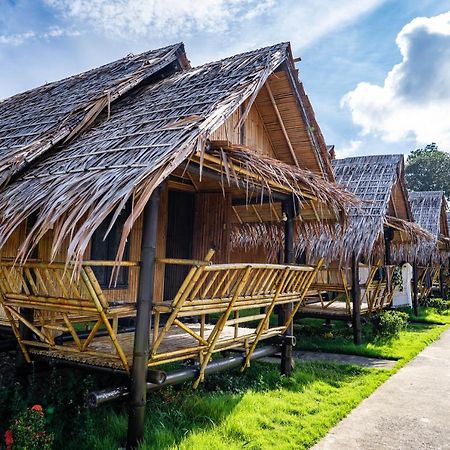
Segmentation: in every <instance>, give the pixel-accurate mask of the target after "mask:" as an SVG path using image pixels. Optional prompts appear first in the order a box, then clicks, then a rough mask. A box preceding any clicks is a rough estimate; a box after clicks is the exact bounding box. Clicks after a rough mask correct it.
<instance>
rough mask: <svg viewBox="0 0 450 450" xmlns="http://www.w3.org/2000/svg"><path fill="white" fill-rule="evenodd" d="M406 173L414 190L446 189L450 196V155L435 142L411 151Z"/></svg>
mask: <svg viewBox="0 0 450 450" xmlns="http://www.w3.org/2000/svg"><path fill="white" fill-rule="evenodd" d="M405 174H406V183H407V185H408V189H411V190H412V191H444V192H445V196H446V197H449V196H450V155H449V154H448V153H446V152H443V151H441V150H439V148H438V146H437V145H436V144H435V143H434V142H433V143H432V144H428V145H427V146H426V147H425V148H419V149H417V150H414V151H413V152H411V154H410V155H409V156H408V158H407V160H406V170H405Z"/></svg>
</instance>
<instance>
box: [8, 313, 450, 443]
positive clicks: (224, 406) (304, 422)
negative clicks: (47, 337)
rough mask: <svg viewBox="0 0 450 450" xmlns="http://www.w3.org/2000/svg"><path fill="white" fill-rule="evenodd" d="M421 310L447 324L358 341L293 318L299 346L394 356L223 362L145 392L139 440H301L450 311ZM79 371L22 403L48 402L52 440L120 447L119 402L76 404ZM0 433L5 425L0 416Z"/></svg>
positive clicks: (368, 389) (429, 334)
mask: <svg viewBox="0 0 450 450" xmlns="http://www.w3.org/2000/svg"><path fill="white" fill-rule="evenodd" d="M421 317H422V318H423V320H432V321H440V322H442V323H444V322H446V323H447V325H426V324H415V325H411V326H409V327H408V329H407V330H406V331H404V332H402V333H401V335H400V336H399V337H398V338H395V339H393V340H392V341H390V342H386V341H384V342H381V341H376V342H367V339H369V338H370V336H369V334H370V333H369V330H368V327H367V326H366V327H365V330H364V331H365V334H364V336H365V339H366V342H365V343H364V344H363V345H362V346H361V347H355V346H353V344H352V343H351V339H352V333H351V329H348V327H347V325H346V324H342V323H341V324H339V323H336V325H335V326H334V327H333V328H332V331H331V334H330V331H327V329H326V328H325V327H324V326H323V325H322V323H323V322H320V321H314V320H304V321H301V325H300V326H297V327H296V329H297V336H298V340H297V342H298V347H299V348H309V349H312V348H314V349H322V350H332V351H341V352H349V353H357V354H364V355H370V356H381V357H384V358H395V359H398V360H399V361H398V363H397V364H396V367H395V368H394V369H393V370H390V371H382V370H375V369H362V368H358V367H355V366H344V365H337V364H332V363H317V362H315V363H300V364H297V367H296V369H295V371H294V373H293V375H292V376H291V377H290V378H286V377H280V375H279V371H278V367H277V366H275V365H271V364H268V363H261V362H259V363H257V362H255V363H253V364H252V366H251V367H250V369H249V370H247V371H246V372H244V374H242V375H241V374H239V372H238V371H229V372H223V373H221V374H217V375H214V376H210V377H207V378H206V380H205V382H204V383H202V385H201V387H200V388H199V389H198V390H197V391H193V390H192V389H191V385H190V384H185V385H181V386H175V387H170V388H166V389H164V390H162V391H161V392H159V393H156V394H152V395H151V397H150V399H149V400H150V401H149V404H148V409H147V415H146V420H147V422H146V425H147V426H146V435H145V442H144V444H143V446H142V449H148V450H150V449H158V450H160V449H192V450H194V449H195V450H197V449H199V450H202V449H204V450H206V449H226V450H231V449H293V448H295V449H302V448H309V447H311V446H312V445H313V444H314V443H315V442H317V441H318V440H319V439H320V438H321V437H323V436H324V435H325V434H326V433H327V431H328V430H329V429H330V428H331V427H332V426H333V425H334V424H336V423H337V422H338V421H339V420H340V419H342V418H343V417H344V416H345V415H347V414H348V413H349V412H350V411H351V410H352V409H353V408H354V407H355V406H356V405H357V404H358V403H360V402H361V400H363V399H364V398H366V397H367V396H369V395H370V394H371V393H372V392H373V391H374V390H375V389H376V388H377V387H378V386H379V385H380V384H381V383H383V382H384V381H385V380H386V379H387V378H388V377H389V376H390V375H392V374H393V373H394V372H395V371H397V370H398V369H399V368H400V367H401V366H402V365H403V364H405V363H406V362H407V361H409V360H410V359H411V358H412V357H414V356H415V355H416V354H417V353H418V352H419V351H420V350H422V349H423V348H424V347H425V346H426V345H427V344H428V343H430V342H431V341H433V340H434V339H436V338H437V337H438V336H439V334H440V333H441V332H442V331H443V330H444V329H446V328H447V327H448V326H449V323H450V320H449V316H443V315H436V313H434V312H433V311H431V310H429V311H423V313H422V314H421ZM310 334H312V335H313V336H309V335H310ZM61 380H63V382H62V383H61ZM70 380H72V381H70ZM79 380H80V374H79V373H78V374H77V373H74V371H73V370H71V371H68V372H66V374H65V375H64V374H59V375H58V376H55V380H54V381H50V383H48V384H47V385H46V386H45V389H44V390H43V392H45V394H42V393H39V392H37V390H36V388H34V389H31V391H32V395H31V396H30V395H29V396H28V398H27V399H26V404H28V405H30V404H33V403H36V402H39V403H41V404H42V405H43V406H44V409H45V410H48V408H49V407H53V408H54V413H53V415H52V416H50V417H49V419H48V420H49V429H51V430H52V431H54V432H55V434H56V445H55V448H65V449H67V450H71V449H78V450H83V449H90V450H93V449H102V450H103V449H107V450H110V449H117V448H119V447H120V445H123V444H124V441H125V439H126V427H127V411H126V408H125V406H124V405H122V406H121V405H117V406H114V407H105V408H102V409H99V410H97V411H90V410H86V409H84V408H83V407H82V404H81V402H82V400H81V399H82V395H81V390H89V389H92V387H98V385H95V381H92V380H91V381H92V382H91V381H89V380H84V385H83V386H80V383H79ZM52 383H54V384H52ZM114 383H115V382H114V380H110V379H107V380H106V385H107V386H112V385H114ZM116 383H117V382H116ZM67 385H68V386H67ZM66 387H67V389H66ZM66 390H67V391H68V392H66ZM17 396H18V394H17V392H14V394H11V396H7V395H6V396H4V397H3V400H2V395H0V412H2V411H4V410H5V408H6V407H9V406H10V405H14V404H15V403H17V401H18V400H17ZM33 396H34V397H33ZM68 398H75V399H76V401H78V403H72V404H71V403H70V402H69V401H68ZM22 402H23V398H22ZM61 417H64V420H63V421H61ZM3 420H5V417H4V418H3ZM62 424H64V426H62ZM0 433H2V434H3V433H4V429H3V427H2V417H0Z"/></svg>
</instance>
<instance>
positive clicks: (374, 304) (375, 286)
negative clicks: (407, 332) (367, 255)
mask: <svg viewBox="0 0 450 450" xmlns="http://www.w3.org/2000/svg"><path fill="white" fill-rule="evenodd" d="M381 268H384V270H383V278H382V279H381V280H379V279H376V274H377V272H378V271H379V270H380V269H381ZM394 268H395V266H392V265H389V266H381V265H380V264H376V265H372V266H370V269H369V272H368V276H367V280H366V281H365V282H364V283H361V290H362V294H361V299H360V305H361V311H362V312H365V313H372V312H376V311H380V310H382V309H384V308H387V307H388V306H389V305H390V304H391V303H392V298H393V295H394V286H393V284H392V275H393V271H394ZM350 280H351V274H350V270H349V268H336V267H334V268H330V267H329V268H322V269H321V270H320V271H319V273H318V275H317V277H316V280H315V282H313V283H312V285H311V290H310V292H309V293H308V297H307V301H306V302H305V305H304V306H303V307H302V311H303V312H307V311H309V310H313V309H314V310H319V309H320V310H322V311H324V312H326V311H329V312H330V313H333V312H339V313H343V314H346V315H351V313H352V298H351V281H350ZM328 292H332V293H337V294H341V295H339V296H336V297H335V298H332V299H327V300H325V299H324V295H325V294H326V293H328Z"/></svg>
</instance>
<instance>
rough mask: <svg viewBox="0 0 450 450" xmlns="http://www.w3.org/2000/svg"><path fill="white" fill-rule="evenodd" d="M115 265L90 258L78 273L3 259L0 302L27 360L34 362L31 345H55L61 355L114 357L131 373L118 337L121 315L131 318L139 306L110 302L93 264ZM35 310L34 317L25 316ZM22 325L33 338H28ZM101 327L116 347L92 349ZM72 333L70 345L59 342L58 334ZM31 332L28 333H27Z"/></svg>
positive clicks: (61, 266)
mask: <svg viewBox="0 0 450 450" xmlns="http://www.w3.org/2000/svg"><path fill="white" fill-rule="evenodd" d="M95 265H96V266H113V265H115V262H114V261H86V262H84V263H83V264H82V266H81V268H80V271H79V273H78V274H74V273H73V272H72V271H71V270H70V268H68V267H67V266H66V265H65V264H59V263H45V262H27V263H25V264H23V265H18V264H14V262H11V261H9V262H8V261H2V262H0V303H1V305H2V307H3V309H4V312H5V314H6V317H7V319H8V321H9V324H10V326H11V328H12V331H13V333H14V334H15V336H16V338H17V341H18V343H19V346H20V348H21V350H22V353H23V354H24V357H25V359H26V361H28V362H30V361H31V358H30V353H29V350H30V349H52V350H55V351H58V352H62V353H74V352H75V353H76V352H79V353H83V354H84V355H87V356H91V357H94V358H95V357H99V358H116V359H118V360H119V361H120V363H121V364H122V366H123V369H125V370H126V371H127V372H128V371H129V363H128V360H127V357H126V355H125V353H124V351H123V349H122V347H121V345H120V343H119V341H118V339H117V327H118V319H119V317H126V316H132V315H134V313H135V305H134V304H133V303H131V302H130V303H126V302H114V303H112V302H109V301H108V300H107V299H106V298H105V295H104V293H103V291H102V288H101V287H100V285H99V283H98V281H97V278H96V277H95V274H94V271H93V266H95ZM119 265H120V266H126V267H138V265H139V264H138V263H135V262H129V261H124V262H122V263H119ZM23 309H33V311H34V320H32V321H31V320H29V319H28V318H26V317H25V316H24V314H23ZM19 323H21V324H23V326H24V327H25V328H26V329H28V330H29V331H30V332H31V334H32V335H34V337H35V339H30V338H26V337H25V336H24V335H23V334H24V333H23V332H21V331H20V327H19ZM86 323H92V324H93V325H92V326H91V327H90V332H89V334H88V336H87V337H86V338H85V339H83V340H82V339H80V338H79V336H78V331H79V329H80V324H86ZM100 329H106V331H107V333H108V335H109V337H110V339H111V342H112V344H113V346H114V348H115V351H116V353H117V354H116V355H112V354H111V352H110V351H106V352H102V351H101V350H100V349H92V348H91V347H92V343H93V341H94V339H95V337H96V335H97V333H98V332H99V330H100ZM62 333H69V334H70V335H71V337H72V339H73V341H72V342H71V343H70V344H67V345H61V344H58V343H57V342H56V340H55V338H56V337H57V336H58V335H60V334H62ZM27 334H30V333H27Z"/></svg>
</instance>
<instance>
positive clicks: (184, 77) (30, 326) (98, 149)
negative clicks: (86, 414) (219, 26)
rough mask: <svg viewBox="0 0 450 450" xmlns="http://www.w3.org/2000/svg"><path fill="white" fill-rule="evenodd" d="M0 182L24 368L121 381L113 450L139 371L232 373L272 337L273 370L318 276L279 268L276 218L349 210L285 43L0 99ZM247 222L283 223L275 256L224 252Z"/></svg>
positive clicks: (173, 60) (1, 270) (5, 289)
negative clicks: (97, 373) (84, 368)
mask: <svg viewBox="0 0 450 450" xmlns="http://www.w3.org/2000/svg"><path fill="white" fill-rule="evenodd" d="M0 181H1V187H0V256H1V257H2V259H1V260H0V302H1V303H2V305H3V307H4V309H5V312H6V316H7V319H8V323H9V324H10V326H11V327H12V329H13V331H14V333H15V335H16V337H17V338H18V342H19V345H20V346H21V349H22V352H23V355H24V358H25V359H26V361H27V362H30V361H31V359H32V357H34V356H35V355H39V356H40V357H45V358H53V359H57V360H63V361H71V362H72V363H75V364H85V365H86V364H87V365H89V367H102V368H103V369H113V370H120V371H122V372H124V373H126V374H130V373H131V372H132V373H133V377H132V380H133V383H132V386H133V387H132V390H131V393H130V394H129V395H130V397H132V398H131V405H132V409H133V413H132V414H131V415H130V417H132V420H134V421H135V422H133V427H132V428H131V429H132V437H130V435H129V442H131V444H130V446H133V445H134V446H135V445H136V442H137V441H138V440H139V439H140V438H141V437H142V435H141V436H140V437H139V433H140V432H142V426H143V422H141V423H140V425H136V420H137V418H140V419H143V413H138V412H137V409H139V408H142V407H144V406H145V392H146V390H145V389H146V387H147V384H146V380H147V379H148V378H147V377H149V376H153V377H155V376H156V375H158V373H159V374H160V372H158V373H157V374H156V375H155V373H154V372H152V371H151V370H150V371H149V367H153V366H157V365H161V364H164V363H168V362H172V361H179V360H187V359H189V360H190V359H194V360H197V361H198V365H197V364H196V365H195V366H192V367H187V368H183V371H184V372H183V373H184V375H185V374H186V372H189V376H190V378H191V379H193V378H197V381H196V383H195V386H196V385H197V384H198V383H199V382H200V381H202V380H203V377H204V376H205V373H206V370H207V368H208V364H209V362H210V359H211V357H212V355H213V353H217V352H220V351H224V350H229V349H234V348H238V349H240V350H242V354H243V357H242V360H241V362H242V365H243V367H247V366H248V365H249V364H250V361H251V359H253V358H254V357H255V356H259V357H261V356H264V355H268V354H273V353H274V352H276V351H277V348H278V347H277V344H275V346H273V347H270V348H267V349H266V350H264V351H260V349H256V346H257V344H258V343H259V342H260V341H261V340H263V339H267V338H270V337H277V336H278V337H281V341H282V342H283V347H282V349H281V351H282V364H281V365H282V370H283V373H289V371H290V370H291V360H290V356H289V355H290V350H289V349H291V348H292V340H291V341H289V339H288V338H289V337H290V336H291V335H292V329H291V326H292V320H293V317H294V315H295V312H296V311H297V310H298V308H299V307H300V305H301V303H302V302H303V301H304V298H305V295H306V293H307V292H308V289H309V286H310V285H311V283H312V281H313V279H314V278H315V276H316V275H317V271H318V269H319V267H320V262H319V263H318V264H316V265H314V266H294V265H292V263H293V262H294V261H293V257H292V256H293V253H294V252H293V240H292V236H293V224H294V217H295V216H300V217H301V220H302V223H304V224H307V225H308V227H309V228H305V229H307V231H308V232H310V230H314V232H318V231H322V227H321V224H322V222H326V223H327V224H328V225H327V226H328V227H329V228H330V227H331V225H330V224H334V223H339V224H340V226H343V224H344V222H345V219H346V216H347V210H348V209H349V207H350V206H353V205H355V204H357V203H358V201H357V199H356V198H355V196H354V195H352V194H351V193H349V192H348V191H346V190H345V189H343V188H342V187H340V186H339V185H337V184H335V183H334V182H333V181H334V177H333V172H332V168H331V164H330V160H329V156H328V153H327V147H326V145H325V142H324V139H323V136H322V134H321V132H320V128H319V126H318V124H317V122H316V120H315V117H314V113H313V110H312V108H311V105H310V103H309V100H308V97H307V96H306V93H305V91H304V89H303V86H302V84H301V83H300V81H299V79H298V74H297V70H296V68H295V63H294V59H293V57H292V54H291V50H290V45H289V44H288V43H281V44H277V45H273V46H270V47H266V48H263V49H259V50H255V51H251V52H247V53H244V54H241V55H235V56H232V57H229V58H225V59H223V60H220V61H215V62H212V63H208V64H204V65H202V66H199V67H194V68H190V67H189V64H188V62H187V58H186V55H185V53H184V48H183V45H182V44H176V45H174V46H169V47H166V48H164V49H160V50H155V51H152V52H148V53H144V54H142V55H138V56H131V57H128V58H125V59H123V60H120V61H117V62H115V63H112V64H111V65H107V66H103V67H101V68H99V69H94V71H89V72H87V73H85V74H81V75H79V76H75V77H70V78H68V79H66V80H62V81H60V82H56V83H51V84H49V85H47V86H44V87H42V88H37V89H35V90H31V91H28V92H26V93H23V94H19V95H17V96H14V97H12V98H10V99H6V100H5V101H3V102H2V103H1V104H0ZM262 217H269V218H271V219H272V220H276V221H278V222H280V223H283V225H284V226H285V228H286V230H288V232H287V233H286V235H285V245H284V251H285V255H284V259H283V260H281V261H280V262H282V263H284V264H267V262H266V263H265V264H256V263H257V262H258V260H255V259H253V257H252V255H251V254H246V253H245V251H243V250H241V251H240V252H239V251H233V250H232V249H231V247H230V245H229V243H230V230H231V226H232V223H233V222H234V221H235V220H239V221H240V223H241V224H245V223H248V222H253V223H255V221H259V220H260V219H261V218H262ZM237 218H239V219H237ZM325 228H326V227H325ZM237 253H239V254H237ZM205 255H206V256H205ZM239 259H240V260H243V261H245V263H244V264H238V263H230V261H232V260H234V261H236V260H239ZM68 268H74V269H77V270H73V271H71V270H67V269H68ZM275 307H277V310H276V311H278V314H279V316H280V320H279V323H278V324H277V325H276V326H274V324H273V322H272V321H270V316H271V314H272V313H273V312H274V308H275ZM246 310H247V312H249V314H245V311H246ZM255 310H257V311H259V312H260V313H259V314H255V313H254V311H255ZM241 311H243V312H244V313H241ZM135 316H136V320H135V322H133V321H134V317H135ZM211 316H212V317H214V319H215V320H214V321H211V320H210V317H211ZM152 318H153V319H154V322H153V324H151V320H152ZM192 318H194V319H192ZM125 319H126V320H131V323H136V328H135V332H129V329H128V331H127V330H121V324H122V322H121V321H122V320H125ZM18 321H19V322H20V323H21V324H22V327H20V328H19V327H18V326H17V322H18ZM81 323H83V324H86V323H87V324H88V327H89V330H88V331H87V332H86V333H85V335H83V336H81V335H80V334H79V333H78V331H77V330H79V329H80V328H81V327H80V324H81ZM255 324H256V325H255ZM99 330H102V333H105V334H107V335H106V336H103V337H102V336H99V335H98V331H99ZM122 331H123V332H122ZM61 334H62V336H61ZM278 350H279V348H278ZM147 356H148V357H147ZM221 364H222V365H221V367H222V368H223V367H226V366H227V364H228V362H227V361H225V362H222V363H221ZM234 364H235V362H234ZM160 381H161V379H160ZM126 389H127V388H125V390H126ZM115 392H117V390H116V391H115ZM120 392H124V391H123V390H120ZM133 396H134V397H133ZM107 397H108V399H111V398H112V397H111V396H109V395H108V396H107ZM138 397H139V398H138ZM142 399H144V401H142ZM139 405H144V406H139ZM141 412H142V410H141ZM130 423H131V422H130ZM138 429H139V430H140V432H138V431H136V430H138Z"/></svg>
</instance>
